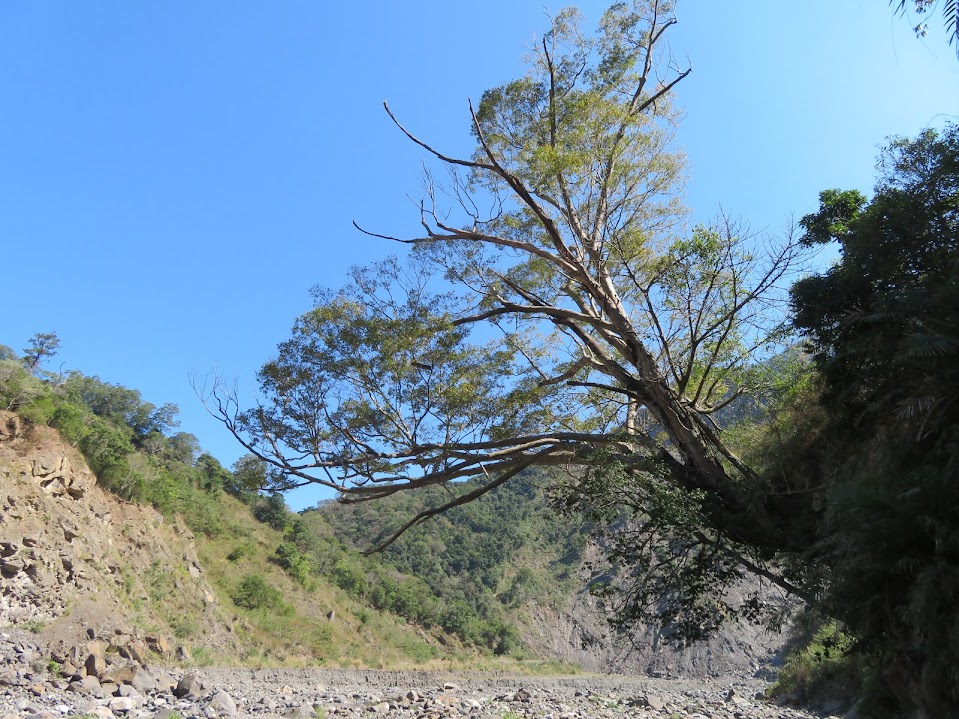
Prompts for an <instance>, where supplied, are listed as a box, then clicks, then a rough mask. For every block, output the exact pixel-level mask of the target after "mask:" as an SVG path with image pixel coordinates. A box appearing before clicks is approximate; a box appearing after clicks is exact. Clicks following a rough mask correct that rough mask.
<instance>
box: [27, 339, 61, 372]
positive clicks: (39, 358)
mask: <svg viewBox="0 0 959 719" xmlns="http://www.w3.org/2000/svg"><path fill="white" fill-rule="evenodd" d="M59 349H60V338H58V337H57V333H56V332H37V333H36V334H35V335H33V336H32V337H31V338H30V345H29V346H28V347H25V348H24V350H23V357H22V358H21V361H22V362H23V366H24V367H26V368H27V370H29V371H30V372H32V373H34V374H37V373H39V372H40V365H41V364H43V363H44V362H46V361H47V360H48V359H50V358H51V357H54V356H56V354H57V352H58V350H59Z"/></svg>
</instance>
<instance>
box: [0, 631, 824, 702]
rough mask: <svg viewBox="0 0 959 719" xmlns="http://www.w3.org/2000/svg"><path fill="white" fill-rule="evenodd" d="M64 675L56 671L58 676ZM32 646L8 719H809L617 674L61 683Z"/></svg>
mask: <svg viewBox="0 0 959 719" xmlns="http://www.w3.org/2000/svg"><path fill="white" fill-rule="evenodd" d="M51 669H53V670H54V671H51ZM55 669H56V668H55V667H53V668H51V667H50V666H49V663H48V662H47V660H45V659H44V658H43V650H42V649H41V648H40V647H37V646H34V645H32V644H31V643H30V641H29V639H28V638H24V637H22V636H11V635H10V634H0V719H28V718H31V719H60V718H61V717H81V716H83V717H87V718H92V717H97V718H99V719H113V718H114V717H117V718H120V719H127V718H129V719H139V718H142V719H176V717H182V718H183V719H194V718H196V719H200V718H203V719H214V718H216V717H225V718H226V719H232V718H233V717H258V718H262V719H267V718H270V717H289V718H291V719H322V718H323V717H327V718H330V719H332V718H333V717H355V718H360V717H366V718H368V719H377V718H378V717H403V718H404V719H455V718H457V717H462V718H464V719H466V718H470V717H475V718H476V719H481V718H488V719H493V718H495V719H587V718H593V717H596V718H604V717H608V718H610V719H614V718H616V719H626V718H628V719H634V718H635V719H642V718H647V719H806V718H812V717H823V716H828V714H811V713H808V712H803V711H800V710H797V709H792V708H788V707H779V706H776V705H774V704H770V703H768V702H765V701H762V700H761V699H759V698H757V695H759V694H760V693H761V691H762V688H763V684H762V683H761V682H758V681H755V680H750V679H748V678H742V677H740V678H730V679H727V680H720V679H717V680H711V681H709V680H693V679H650V678H644V677H624V676H610V675H589V676H569V677H529V676H519V675H511V674H505V673H495V672H494V673H469V672H391V671H361V670H325V669H316V670H311V669H302V670H299V669H297V670H294V669H229V668H219V667H218V668H203V669H196V670H181V669H169V668H161V667H154V666H143V665H142V664H138V663H135V662H134V663H131V664H130V665H128V666H127V667H126V668H125V667H124V666H123V665H122V664H118V665H117V667H116V668H114V669H109V670H107V671H106V672H103V673H101V675H100V678H99V679H94V677H93V676H92V675H90V674H85V673H82V672H81V673H77V674H75V675H73V676H62V675H60V676H58V675H57V672H56V671H55Z"/></svg>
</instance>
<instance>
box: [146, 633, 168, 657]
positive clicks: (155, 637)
mask: <svg viewBox="0 0 959 719" xmlns="http://www.w3.org/2000/svg"><path fill="white" fill-rule="evenodd" d="M147 646H148V647H149V648H150V649H151V650H152V651H154V652H156V653H157V654H159V655H160V656H161V657H167V656H169V655H171V654H172V653H173V645H172V644H171V643H170V640H169V639H168V638H167V637H166V636H164V635H163V634H148V635H147Z"/></svg>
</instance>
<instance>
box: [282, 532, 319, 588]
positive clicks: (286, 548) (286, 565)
mask: <svg viewBox="0 0 959 719" xmlns="http://www.w3.org/2000/svg"><path fill="white" fill-rule="evenodd" d="M273 561H274V562H276V563H277V564H278V565H279V566H280V567H282V568H283V569H284V570H285V571H286V573H287V574H289V575H290V576H291V577H293V579H295V580H296V581H298V582H299V583H300V584H304V585H305V584H307V582H308V580H309V577H310V574H311V570H312V567H311V566H310V560H309V558H308V557H307V556H306V555H305V554H304V553H303V551H302V550H301V549H300V548H299V547H298V546H296V544H294V543H293V542H283V543H282V544H280V546H279V547H277V548H276V552H275V553H274V555H273Z"/></svg>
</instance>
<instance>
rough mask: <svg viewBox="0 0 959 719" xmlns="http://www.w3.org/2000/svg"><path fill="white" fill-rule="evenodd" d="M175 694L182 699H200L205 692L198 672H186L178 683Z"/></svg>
mask: <svg viewBox="0 0 959 719" xmlns="http://www.w3.org/2000/svg"><path fill="white" fill-rule="evenodd" d="M173 694H174V696H176V697H179V698H180V699H184V698H187V699H199V698H200V696H201V695H202V694H203V684H202V683H201V682H200V680H199V679H198V678H197V676H196V674H194V673H193V672H190V673H189V674H184V675H183V678H182V679H180V681H179V682H178V683H177V685H176V689H174V690H173Z"/></svg>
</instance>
